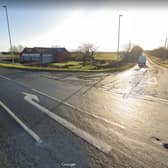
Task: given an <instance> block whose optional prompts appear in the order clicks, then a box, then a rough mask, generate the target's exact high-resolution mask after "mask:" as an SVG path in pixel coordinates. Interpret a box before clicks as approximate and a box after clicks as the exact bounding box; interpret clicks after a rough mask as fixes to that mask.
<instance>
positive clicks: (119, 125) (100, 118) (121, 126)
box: [32, 89, 125, 129]
mask: <svg viewBox="0 0 168 168" xmlns="http://www.w3.org/2000/svg"><path fill="white" fill-rule="evenodd" d="M32 91H34V92H37V93H39V94H41V95H43V96H46V97H48V98H50V99H52V100H54V101H57V102H59V103H62V104H64V105H66V106H69V107H71V108H73V109H75V110H77V111H79V112H81V113H85V114H87V115H89V116H91V117H93V118H95V119H98V120H100V121H103V122H105V123H108V124H110V125H113V126H114V125H115V126H117V127H120V128H122V129H125V127H124V126H123V125H121V124H118V123H116V122H113V121H109V120H108V119H105V118H102V117H100V116H98V115H95V114H92V113H89V112H87V111H84V110H81V109H79V108H78V107H75V106H74V105H72V104H69V103H68V102H64V101H63V100H61V99H58V98H56V97H52V96H50V95H48V94H46V93H43V92H41V91H39V90H37V89H32Z"/></svg>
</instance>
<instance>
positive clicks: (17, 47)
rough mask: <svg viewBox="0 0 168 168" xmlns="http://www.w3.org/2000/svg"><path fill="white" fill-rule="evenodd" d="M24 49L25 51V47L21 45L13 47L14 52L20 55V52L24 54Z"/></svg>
mask: <svg viewBox="0 0 168 168" xmlns="http://www.w3.org/2000/svg"><path fill="white" fill-rule="evenodd" d="M23 49H24V47H23V46H22V45H21V44H19V45H17V46H16V45H14V46H13V47H12V52H14V53H20V52H22V51H23Z"/></svg>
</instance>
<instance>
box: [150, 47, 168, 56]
mask: <svg viewBox="0 0 168 168" xmlns="http://www.w3.org/2000/svg"><path fill="white" fill-rule="evenodd" d="M149 54H150V55H152V56H155V57H159V58H162V59H168V49H166V48H163V47H160V48H157V49H154V50H152V51H149Z"/></svg>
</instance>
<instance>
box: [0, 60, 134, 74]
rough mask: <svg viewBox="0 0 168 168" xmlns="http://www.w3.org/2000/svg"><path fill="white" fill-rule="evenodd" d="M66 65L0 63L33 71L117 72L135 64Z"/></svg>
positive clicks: (8, 66)
mask: <svg viewBox="0 0 168 168" xmlns="http://www.w3.org/2000/svg"><path fill="white" fill-rule="evenodd" d="M67 64H69V62H67ZM74 64H75V63H74ZM76 64H77V63H76ZM64 65H65V64H63V63H56V67H54V66H55V65H52V66H50V67H49V66H48V67H43V66H27V65H23V64H19V63H14V64H9V63H8V64H7V63H0V67H3V68H12V69H21V70H31V71H64V72H116V71H123V70H126V69H128V68H131V67H133V66H134V64H126V65H122V66H118V67H112V68H103V69H94V68H95V67H94V66H92V65H86V66H83V67H80V68H79V67H77V66H81V65H74V66H72V64H71V66H68V67H66V68H63V66H64ZM58 66H60V68H58Z"/></svg>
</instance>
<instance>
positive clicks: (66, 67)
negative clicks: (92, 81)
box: [0, 52, 134, 72]
mask: <svg viewBox="0 0 168 168" xmlns="http://www.w3.org/2000/svg"><path fill="white" fill-rule="evenodd" d="M75 54H76V53H75ZM7 58H8V59H9V60H10V61H5V62H4V61H3V62H2V63H0V67H3V68H13V69H22V70H31V71H37V70H38V71H65V72H68V71H69V72H115V71H123V70H126V69H128V68H131V67H132V66H134V64H133V63H125V64H122V65H119V66H113V65H111V66H108V67H105V66H100V65H95V64H93V65H92V64H86V65H85V66H84V65H83V63H82V62H81V61H69V62H63V63H51V64H48V65H24V64H20V63H14V64H12V63H11V56H7V57H6V56H5V60H6V59H7ZM95 60H97V61H106V62H108V63H109V62H118V61H117V54H116V53H112V52H107V53H105V52H98V53H96V56H95ZM101 65H102V64H101Z"/></svg>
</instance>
